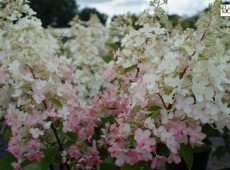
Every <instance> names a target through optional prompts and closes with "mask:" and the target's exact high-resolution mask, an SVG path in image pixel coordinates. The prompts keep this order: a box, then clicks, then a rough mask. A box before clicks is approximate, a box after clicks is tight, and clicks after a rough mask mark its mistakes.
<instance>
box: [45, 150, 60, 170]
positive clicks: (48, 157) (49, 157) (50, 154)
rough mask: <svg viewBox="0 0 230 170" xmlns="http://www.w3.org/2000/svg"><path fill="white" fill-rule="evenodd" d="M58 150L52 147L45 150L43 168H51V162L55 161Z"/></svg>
mask: <svg viewBox="0 0 230 170" xmlns="http://www.w3.org/2000/svg"><path fill="white" fill-rule="evenodd" d="M57 153H58V150H57V149H55V148H50V149H48V150H46V151H45V153H44V155H45V158H43V159H42V161H41V166H42V170H46V169H49V166H50V164H51V163H53V161H54V158H55V156H56V155H57Z"/></svg>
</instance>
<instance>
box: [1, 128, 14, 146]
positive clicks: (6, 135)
mask: <svg viewBox="0 0 230 170" xmlns="http://www.w3.org/2000/svg"><path fill="white" fill-rule="evenodd" d="M11 136H12V131H11V129H9V128H7V129H6V130H5V131H4V134H3V140H4V142H6V143H8V142H9V140H10V137H11Z"/></svg>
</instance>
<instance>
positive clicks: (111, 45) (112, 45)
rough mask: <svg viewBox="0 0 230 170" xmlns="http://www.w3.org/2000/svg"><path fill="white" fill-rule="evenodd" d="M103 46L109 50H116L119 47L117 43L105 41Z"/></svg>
mask: <svg viewBox="0 0 230 170" xmlns="http://www.w3.org/2000/svg"><path fill="white" fill-rule="evenodd" d="M105 46H106V48H108V49H110V50H117V49H118V48H119V47H120V45H119V44H117V43H106V44H105Z"/></svg>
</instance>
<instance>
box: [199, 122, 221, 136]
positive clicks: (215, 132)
mask: <svg viewBox="0 0 230 170" xmlns="http://www.w3.org/2000/svg"><path fill="white" fill-rule="evenodd" d="M202 132H203V133H204V134H206V135H207V138H210V137H219V136H220V132H219V131H218V130H217V129H214V128H213V127H212V126H211V125H209V124H206V125H203V126H202Z"/></svg>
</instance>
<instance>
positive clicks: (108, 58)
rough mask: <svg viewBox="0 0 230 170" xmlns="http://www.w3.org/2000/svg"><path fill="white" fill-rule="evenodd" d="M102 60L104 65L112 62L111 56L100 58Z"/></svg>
mask: <svg viewBox="0 0 230 170" xmlns="http://www.w3.org/2000/svg"><path fill="white" fill-rule="evenodd" d="M102 59H103V60H104V62H105V63H109V62H110V61H112V60H113V57H112V56H104V57H102Z"/></svg>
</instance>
